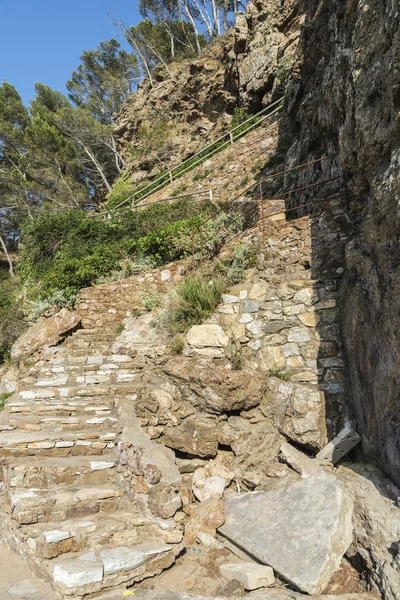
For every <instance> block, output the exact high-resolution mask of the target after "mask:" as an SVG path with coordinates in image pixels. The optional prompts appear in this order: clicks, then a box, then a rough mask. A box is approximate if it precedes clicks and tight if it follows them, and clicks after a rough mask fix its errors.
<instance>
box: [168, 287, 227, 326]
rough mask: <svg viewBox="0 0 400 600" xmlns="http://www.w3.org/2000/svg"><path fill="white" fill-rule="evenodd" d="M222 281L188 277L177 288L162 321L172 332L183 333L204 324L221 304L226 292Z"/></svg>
mask: <svg viewBox="0 0 400 600" xmlns="http://www.w3.org/2000/svg"><path fill="white" fill-rule="evenodd" d="M225 287H226V286H225V283H224V282H223V281H222V280H211V281H207V280H206V279H204V278H202V277H188V278H187V279H185V281H184V282H183V283H181V284H180V285H178V286H177V288H176V292H175V294H174V296H172V297H171V301H170V305H169V307H168V308H167V309H166V310H165V311H164V314H163V316H162V321H163V323H164V324H166V325H167V326H168V327H169V328H170V329H171V330H172V331H178V332H183V331H186V330H187V329H188V328H189V327H191V326H192V325H195V324H197V323H202V322H203V321H204V320H205V319H206V318H207V317H209V316H210V315H211V314H212V313H213V312H214V310H215V308H216V307H217V306H218V304H219V303H220V302H221V298H222V294H223V292H224V290H225Z"/></svg>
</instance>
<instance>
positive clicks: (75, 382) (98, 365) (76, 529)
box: [0, 329, 181, 600]
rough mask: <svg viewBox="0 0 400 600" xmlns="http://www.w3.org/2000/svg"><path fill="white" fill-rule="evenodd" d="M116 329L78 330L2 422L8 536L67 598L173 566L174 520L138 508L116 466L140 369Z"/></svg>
mask: <svg viewBox="0 0 400 600" xmlns="http://www.w3.org/2000/svg"><path fill="white" fill-rule="evenodd" d="M115 337H116V331H115V329H101V330H100V329H99V330H85V329H83V330H78V331H77V332H75V333H74V334H73V335H72V336H70V337H69V338H68V339H67V340H66V341H65V343H64V344H63V345H62V346H60V347H56V348H53V349H52V351H51V353H50V355H49V357H48V360H42V361H40V362H38V363H37V366H38V372H37V378H36V380H35V381H34V383H33V385H32V383H31V382H32V379H33V378H32V374H30V377H29V378H27V380H26V381H25V382H24V381H22V384H21V388H20V391H19V392H18V393H17V394H15V395H14V396H13V397H12V398H10V399H9V401H8V403H7V405H6V408H5V411H4V413H2V415H1V419H0V456H1V470H2V481H3V485H2V487H3V492H2V510H3V514H2V519H1V526H2V530H3V536H5V537H6V539H7V541H8V542H9V543H10V544H11V545H12V546H14V547H16V549H17V550H18V551H19V552H20V553H22V554H24V555H25V556H26V557H27V558H28V562H29V563H30V565H31V566H32V567H33V568H34V570H35V571H36V573H38V574H39V575H40V576H41V577H43V578H44V579H46V580H48V581H49V582H50V583H51V584H52V585H53V587H54V589H55V590H56V592H57V594H58V596H57V597H60V598H68V599H70V600H78V599H79V600H80V599H81V598H86V597H87V598H101V597H102V595H103V594H104V593H108V592H109V591H110V590H118V591H120V590H125V589H126V587H127V586H129V585H131V584H133V583H134V582H136V581H140V580H142V579H144V578H145V577H151V576H153V575H155V574H156V573H158V572H160V571H161V570H162V569H163V568H166V567H168V566H170V565H171V564H172V563H173V562H174V560H175V556H176V554H177V553H179V551H180V550H181V546H180V545H179V544H172V545H170V544H168V543H167V542H168V527H169V525H168V524H163V523H161V524H160V522H159V521H160V520H159V519H156V518H155V517H154V516H153V515H152V514H151V513H150V511H149V510H148V509H147V510H145V509H143V508H142V510H137V509H135V505H134V504H132V503H131V502H130V501H129V500H128V498H127V496H126V494H125V491H124V485H123V483H122V479H120V475H119V472H118V471H119V468H118V440H119V436H120V434H121V431H122V427H121V424H120V422H119V420H118V409H117V405H118V399H119V398H122V397H124V396H125V395H126V394H128V393H131V392H132V387H133V386H134V381H135V378H136V377H137V376H138V373H139V370H140V367H138V366H137V365H136V364H135V360H134V359H132V358H130V357H129V356H124V355H115V356H112V355H110V346H111V343H112V342H113V341H114V339H115Z"/></svg>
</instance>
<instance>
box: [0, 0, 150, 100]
mask: <svg viewBox="0 0 400 600" xmlns="http://www.w3.org/2000/svg"><path fill="white" fill-rule="evenodd" d="M137 5H138V2H137V0H0V23H1V25H0V83H1V82H2V81H3V80H4V79H6V80H7V81H8V82H9V83H12V84H13V85H15V87H16V88H17V90H18V92H19V93H20V95H21V97H22V100H23V101H24V103H25V104H28V103H29V101H30V100H32V98H33V96H34V84H35V82H36V81H40V82H41V83H45V84H47V85H49V86H50V87H52V88H55V89H58V90H60V91H62V92H65V83H66V81H67V80H68V79H69V77H70V75H71V73H72V71H74V70H75V69H76V67H77V66H78V65H79V57H80V55H81V54H82V52H83V51H84V50H91V49H92V48H94V47H95V46H97V45H98V44H99V43H100V42H101V41H103V40H107V39H110V38H111V37H116V36H117V35H120V32H119V31H118V30H117V29H116V28H115V27H114V26H113V25H112V23H111V22H110V18H109V17H108V14H107V13H111V14H112V15H113V16H114V17H116V18H117V19H120V20H123V21H124V22H125V23H126V24H127V25H132V24H134V23H136V22H137V21H138V20H139V19H140V16H139V15H138V12H137ZM116 39H118V40H119V41H122V40H120V39H119V38H118V37H117V38H116Z"/></svg>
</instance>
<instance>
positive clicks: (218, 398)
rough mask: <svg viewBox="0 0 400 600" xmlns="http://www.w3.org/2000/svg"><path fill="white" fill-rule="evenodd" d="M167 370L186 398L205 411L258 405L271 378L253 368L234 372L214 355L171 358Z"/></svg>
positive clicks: (239, 408)
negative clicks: (213, 358) (210, 356)
mask: <svg viewBox="0 0 400 600" xmlns="http://www.w3.org/2000/svg"><path fill="white" fill-rule="evenodd" d="M165 372H166V373H167V374H168V375H169V376H170V377H172V379H173V380H174V381H175V382H176V383H177V384H178V385H179V387H180V389H181V392H182V395H183V397H184V398H185V399H186V400H188V401H189V402H190V403H191V404H192V406H195V407H196V408H198V409H199V410H201V411H204V412H208V413H213V414H221V413H224V412H231V411H233V410H248V409H249V408H253V407H254V406H258V405H259V404H260V402H261V401H262V399H263V396H264V393H265V391H266V389H267V385H268V378H267V377H266V376H265V375H263V374H262V373H259V372H257V371H253V370H248V371H247V370H243V371H234V370H232V369H231V368H230V365H228V364H217V363H216V361H213V360H212V359H210V358H198V359H197V360H196V361H194V360H193V359H190V358H186V357H183V356H181V357H176V358H174V359H172V360H170V361H169V362H168V363H167V365H166V367H165Z"/></svg>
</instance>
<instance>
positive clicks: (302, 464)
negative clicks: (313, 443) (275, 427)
mask: <svg viewBox="0 0 400 600" xmlns="http://www.w3.org/2000/svg"><path fill="white" fill-rule="evenodd" d="M280 458H282V460H284V461H285V462H286V463H287V464H288V465H290V466H291V467H292V469H294V470H295V471H296V473H298V474H299V475H300V477H302V478H303V479H306V478H307V477H310V476H311V475H312V474H313V473H315V472H316V471H318V469H319V468H320V464H319V462H318V461H316V460H315V459H313V458H310V457H309V456H307V455H306V454H303V452H300V451H299V450H297V448H295V447H294V446H292V445H291V444H288V443H285V444H282V447H281V450H280Z"/></svg>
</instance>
